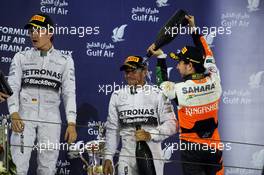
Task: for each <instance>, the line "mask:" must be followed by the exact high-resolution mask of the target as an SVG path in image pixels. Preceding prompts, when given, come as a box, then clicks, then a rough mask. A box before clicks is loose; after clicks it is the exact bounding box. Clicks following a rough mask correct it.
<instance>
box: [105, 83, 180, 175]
mask: <svg viewBox="0 0 264 175" xmlns="http://www.w3.org/2000/svg"><path fill="white" fill-rule="evenodd" d="M136 91H137V92H136V93H135V92H134V93H133V92H131V91H130V88H128V87H126V88H123V89H121V90H119V91H115V92H113V94H112V96H111V99H110V103H109V115H108V118H107V124H106V153H105V154H106V156H105V159H110V160H112V162H113V156H114V154H115V152H116V149H117V148H118V145H119V140H120V136H121V140H122V148H121V152H120V154H119V164H118V175H124V174H128V175H137V174H138V172H137V165H136V158H135V150H136V140H135V130H136V129H135V128H136V127H135V126H136V125H138V124H139V125H141V126H142V129H144V130H145V131H147V132H150V133H151V138H152V139H151V140H150V141H148V142H147V143H148V145H149V147H150V150H151V151H152V155H153V158H154V165H155V168H156V173H157V174H159V175H162V174H163V165H164V163H163V161H161V160H160V159H162V152H161V141H162V140H164V139H165V138H167V137H168V136H170V135H173V134H175V133H176V118H175V114H174V112H173V106H172V105H171V103H170V101H169V100H168V99H167V98H166V97H164V95H162V93H161V91H160V90H159V89H158V88H154V87H153V86H150V85H145V86H143V87H141V88H137V89H136ZM155 159H156V160H155Z"/></svg>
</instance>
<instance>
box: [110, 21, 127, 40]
mask: <svg viewBox="0 0 264 175" xmlns="http://www.w3.org/2000/svg"><path fill="white" fill-rule="evenodd" d="M126 26H127V24H123V25H121V26H120V27H116V28H115V29H114V30H113V35H112V40H113V42H115V43H116V42H121V41H124V40H125V39H124V38H123V37H124V34H125V28H126Z"/></svg>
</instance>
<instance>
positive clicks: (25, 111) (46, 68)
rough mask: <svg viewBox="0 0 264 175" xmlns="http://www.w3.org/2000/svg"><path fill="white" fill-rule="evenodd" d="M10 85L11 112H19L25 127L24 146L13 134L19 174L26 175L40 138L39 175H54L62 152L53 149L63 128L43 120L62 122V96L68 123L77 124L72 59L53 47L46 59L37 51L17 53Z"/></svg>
mask: <svg viewBox="0 0 264 175" xmlns="http://www.w3.org/2000/svg"><path fill="white" fill-rule="evenodd" d="M8 82H9V84H10V86H11V88H12V90H13V92H14V94H13V95H12V96H11V97H10V98H9V100H8V108H9V113H10V114H12V113H14V112H18V113H19V114H20V117H21V118H22V119H23V120H24V124H25V128H24V131H23V134H24V139H23V140H24V147H23V146H20V145H22V142H21V141H22V139H21V138H20V136H21V134H20V133H16V132H13V133H12V136H11V153H12V158H13V160H14V163H15V164H16V166H17V174H19V175H26V174H27V171H28V167H29V160H30V155H31V151H32V147H33V144H34V140H35V139H36V138H37V140H38V144H39V145H42V146H44V147H46V149H45V148H44V149H45V150H41V151H40V150H39V151H38V157H37V162H38V169H37V172H38V175H54V174H55V173H56V163H57V159H58V155H59V150H54V149H56V144H57V145H59V143H60V131H61V125H60V124H50V123H43V122H41V121H45V122H56V123H61V116H60V110H59V105H60V96H61V95H62V97H63V101H64V106H65V111H66V116H67V120H68V122H74V123H75V120H76V99H75V75H74V63H73V60H72V58H71V57H70V56H66V55H63V54H62V53H61V52H59V51H58V50H56V49H54V48H53V47H52V48H51V49H50V50H49V51H48V52H47V55H46V56H40V51H38V50H36V49H31V50H28V51H23V52H18V53H17V54H16V55H15V56H14V58H13V60H12V63H11V67H10V72H9V78H8ZM27 120H29V121H27ZM34 121H37V122H34ZM22 149H24V153H22ZM48 149H49V150H48Z"/></svg>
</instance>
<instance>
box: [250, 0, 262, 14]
mask: <svg viewBox="0 0 264 175" xmlns="http://www.w3.org/2000/svg"><path fill="white" fill-rule="evenodd" d="M247 1H248V6H247V8H248V11H249V12H254V11H258V10H259V5H260V0H247Z"/></svg>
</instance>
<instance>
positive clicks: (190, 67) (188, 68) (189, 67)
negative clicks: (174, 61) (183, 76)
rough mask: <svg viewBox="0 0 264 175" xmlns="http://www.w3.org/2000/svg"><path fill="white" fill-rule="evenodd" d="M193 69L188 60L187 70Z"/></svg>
mask: <svg viewBox="0 0 264 175" xmlns="http://www.w3.org/2000/svg"><path fill="white" fill-rule="evenodd" d="M193 69H194V67H193V63H191V62H189V64H187V70H188V71H192V70H193Z"/></svg>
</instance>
